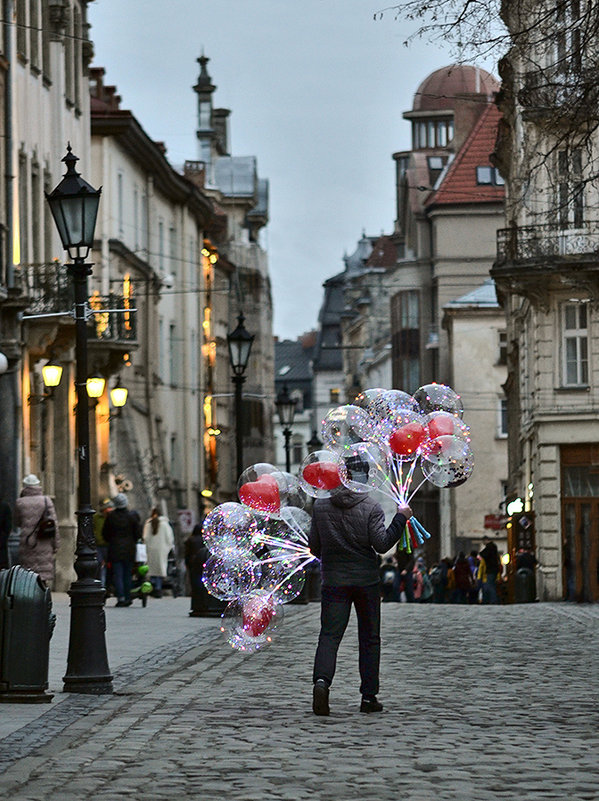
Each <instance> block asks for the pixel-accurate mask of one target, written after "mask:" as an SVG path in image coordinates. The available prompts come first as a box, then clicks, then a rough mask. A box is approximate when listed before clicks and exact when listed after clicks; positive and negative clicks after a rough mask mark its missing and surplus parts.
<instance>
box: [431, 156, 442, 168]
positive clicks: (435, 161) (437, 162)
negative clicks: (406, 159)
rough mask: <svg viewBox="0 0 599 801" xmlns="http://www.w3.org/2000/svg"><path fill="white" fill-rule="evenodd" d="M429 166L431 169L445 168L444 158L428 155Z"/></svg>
mask: <svg viewBox="0 0 599 801" xmlns="http://www.w3.org/2000/svg"><path fill="white" fill-rule="evenodd" d="M428 168H429V170H442V169H443V159H442V158H441V156H429V157H428Z"/></svg>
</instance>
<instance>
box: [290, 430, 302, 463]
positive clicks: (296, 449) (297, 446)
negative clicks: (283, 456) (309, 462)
mask: <svg viewBox="0 0 599 801" xmlns="http://www.w3.org/2000/svg"><path fill="white" fill-rule="evenodd" d="M303 461H304V443H303V442H302V439H301V437H300V436H297V435H296V436H294V437H293V442H292V443H291V464H301V463H302V462H303Z"/></svg>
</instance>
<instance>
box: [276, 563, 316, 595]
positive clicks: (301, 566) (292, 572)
mask: <svg viewBox="0 0 599 801" xmlns="http://www.w3.org/2000/svg"><path fill="white" fill-rule="evenodd" d="M314 559H316V557H315V556H312V554H310V558H309V559H306V560H305V561H304V562H302V563H301V564H299V565H298V566H297V567H296V568H295V569H294V570H292V571H291V573H288V574H287V575H286V576H285V578H283V579H281V581H279V583H278V584H277V585H276V586H275V587H273V588H272V590H271V591H270V594H271V596H272V595H273V594H274V593H275V592H276V591H277V590H280V589H281V587H282V586H283V584H284V583H285V582H286V581H289V579H290V578H291V577H292V576H294V575H295V574H296V573H297V572H298V571H299V570H303V569H304V567H305V566H306V565H309V564H310V562H313V561H314Z"/></svg>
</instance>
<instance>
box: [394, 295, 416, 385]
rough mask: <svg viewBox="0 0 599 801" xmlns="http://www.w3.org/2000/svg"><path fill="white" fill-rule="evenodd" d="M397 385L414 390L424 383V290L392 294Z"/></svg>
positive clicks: (395, 383) (395, 378)
mask: <svg viewBox="0 0 599 801" xmlns="http://www.w3.org/2000/svg"><path fill="white" fill-rule="evenodd" d="M391 358H392V369H393V386H394V387H402V388H404V389H405V390H406V391H409V392H414V391H415V390H416V389H417V388H418V387H419V386H420V383H421V381H420V294H419V292H418V291H417V290H414V289H410V290H406V291H404V292H398V293H397V294H396V295H394V296H393V297H392V298H391Z"/></svg>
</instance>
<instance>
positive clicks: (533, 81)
mask: <svg viewBox="0 0 599 801" xmlns="http://www.w3.org/2000/svg"><path fill="white" fill-rule="evenodd" d="M598 81H599V70H598V69H597V68H595V67H587V68H584V67H583V68H577V69H575V68H571V69H564V66H563V65H558V66H549V67H545V68H544V69H537V70H534V71H530V72H525V73H524V75H523V76H522V88H521V89H520V90H519V92H518V102H519V103H520V105H521V106H522V108H523V111H524V113H525V116H526V112H528V113H529V114H532V115H541V116H547V115H550V116H551V117H559V118H561V117H563V118H566V119H569V120H570V122H571V121H572V119H573V118H576V119H587V118H589V117H592V118H596V115H597V111H596V109H597V101H598V96H599V91H598V85H599V84H598Z"/></svg>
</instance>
